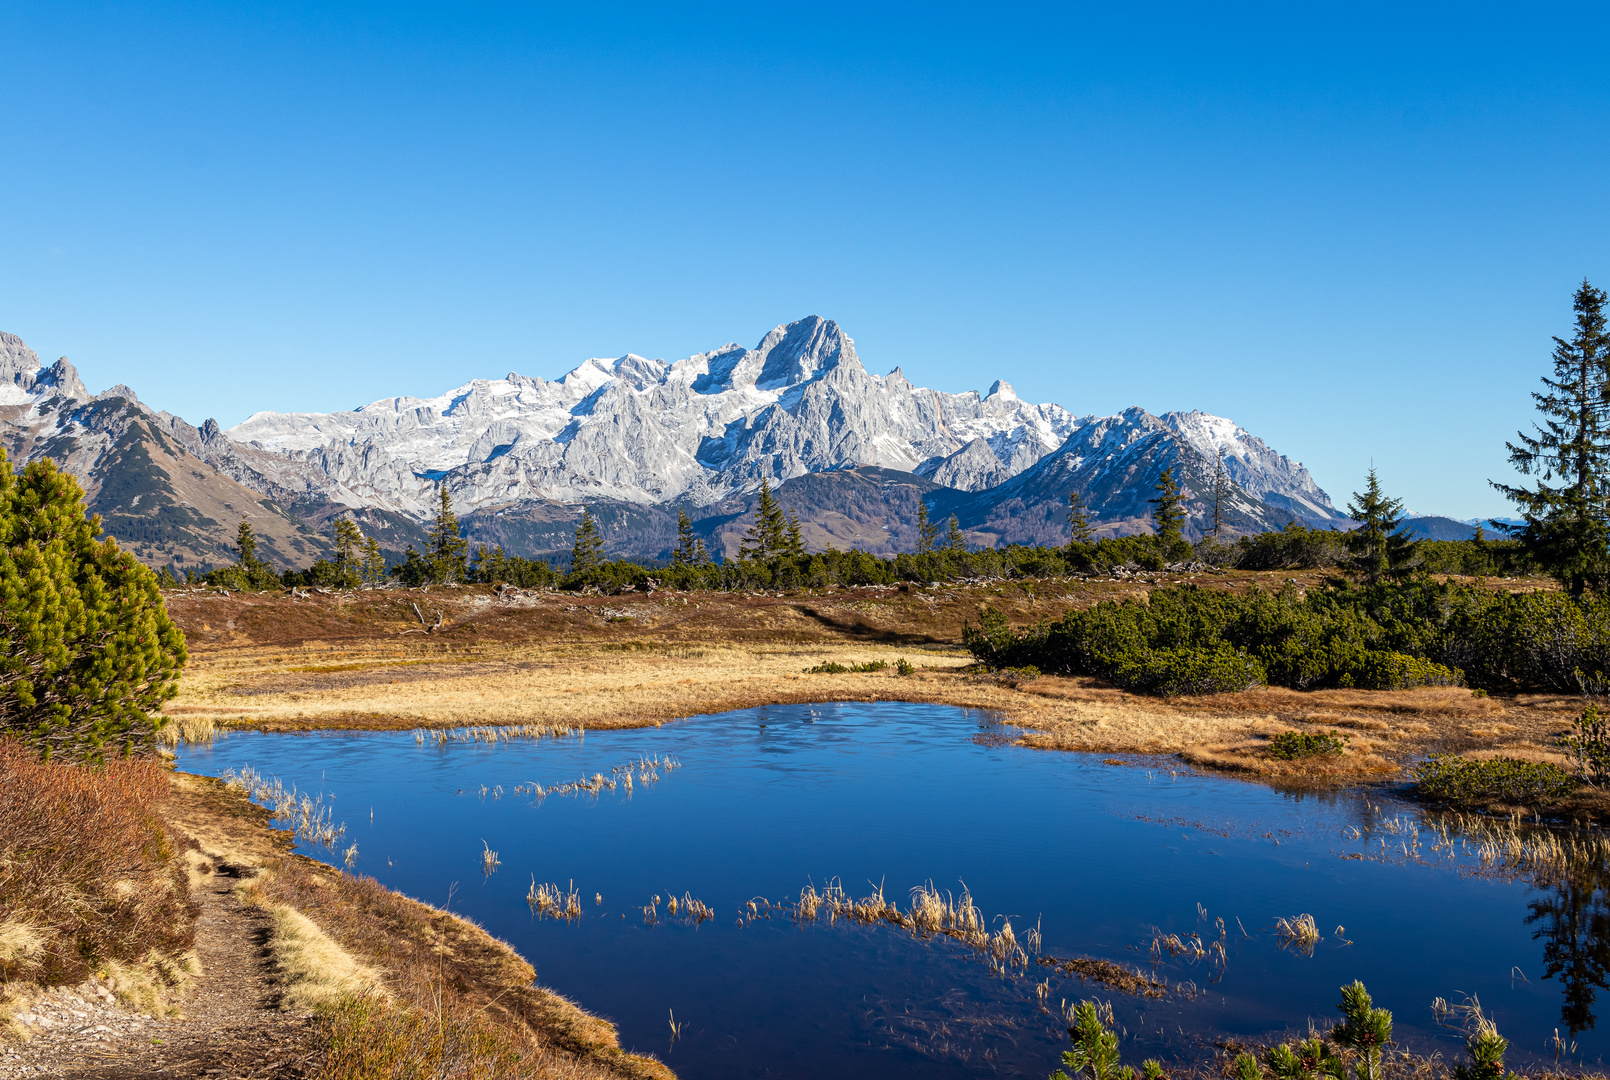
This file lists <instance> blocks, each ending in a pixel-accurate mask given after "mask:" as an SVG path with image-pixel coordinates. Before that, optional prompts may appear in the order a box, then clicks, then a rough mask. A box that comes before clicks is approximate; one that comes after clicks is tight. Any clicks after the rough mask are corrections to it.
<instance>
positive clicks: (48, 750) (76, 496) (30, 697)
mask: <svg viewBox="0 0 1610 1080" xmlns="http://www.w3.org/2000/svg"><path fill="white" fill-rule="evenodd" d="M100 531H101V529H100V519H99V518H97V517H86V516H85V514H84V500H83V491H82V489H80V488H79V486H78V482H77V481H76V480H74V479H73V478H72V476H71V475H69V474H68V473H65V472H60V471H58V470H57V469H56V467H55V465H54V464H52V463H51V462H50V461H48V460H41V461H35V462H32V463H30V464H29V465H28V466H27V467H26V468H25V469H23V471H22V472H21V474H20V475H19V474H13V473H12V471H11V469H10V467H9V466H8V465H6V463H5V456H4V454H3V453H0V631H3V633H4V653H3V655H0V735H9V736H11V737H13V738H15V739H17V740H19V741H20V742H21V743H23V744H24V745H26V746H28V747H30V748H31V749H32V750H34V751H35V752H36V753H40V754H42V755H43V756H45V757H49V758H56V759H59V760H101V759H103V758H105V757H106V756H108V755H110V754H121V755H128V754H133V753H141V752H148V751H150V750H152V749H153V748H154V742H155V737H156V732H157V729H158V728H160V727H161V726H162V724H163V722H164V718H163V717H162V715H161V714H160V713H159V712H158V711H157V710H159V709H160V708H161V706H162V704H163V702H165V701H167V700H168V699H169V698H171V697H173V695H174V694H175V693H176V692H177V683H178V676H179V669H180V668H181V667H182V666H183V665H184V663H185V660H186V652H185V643H184V635H183V634H182V633H181V632H180V631H179V628H178V627H177V626H175V625H174V624H173V622H172V621H171V620H170V619H169V618H168V613H167V611H166V609H165V608H164V607H163V605H162V594H161V591H160V589H159V586H158V582H157V576H156V575H155V574H153V573H152V572H151V571H150V570H148V569H147V568H146V567H144V566H142V565H140V563H139V562H138V561H136V560H135V558H134V556H133V555H130V554H129V553H128V552H125V551H121V550H119V549H118V546H117V543H116V542H115V541H113V540H102V539H99V536H100Z"/></svg>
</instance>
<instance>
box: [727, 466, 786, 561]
mask: <svg viewBox="0 0 1610 1080" xmlns="http://www.w3.org/2000/svg"><path fill="white" fill-rule="evenodd" d="M787 537H788V520H787V519H786V518H785V517H784V516H783V508H782V507H781V506H779V505H778V504H777V498H776V496H774V495H773V494H772V493H771V484H770V483H769V482H768V481H767V480H766V478H765V477H764V476H763V477H761V478H760V496H759V498H758V499H757V500H756V502H755V520H754V522H753V523H752V524H751V525H750V526H749V529H748V531H747V532H745V533H744V537H743V541H742V542H741V543H740V544H739V546H738V554H739V557H740V558H746V559H769V558H771V557H772V556H774V555H780V554H782V551H783V546H784V544H785V543H787Z"/></svg>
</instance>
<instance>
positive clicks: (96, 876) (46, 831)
mask: <svg viewBox="0 0 1610 1080" xmlns="http://www.w3.org/2000/svg"><path fill="white" fill-rule="evenodd" d="M167 790H168V778H167V774H166V773H165V772H164V771H163V769H162V768H161V766H159V765H157V764H156V763H155V762H153V761H149V760H135V761H111V762H108V763H106V764H105V765H99V766H91V765H67V764H58V763H54V762H42V761H40V760H39V758H38V756H37V755H36V754H34V753H33V752H32V751H30V750H29V749H28V748H26V747H24V746H21V745H19V744H18V743H16V742H15V741H12V740H9V739H0V983H3V982H5V981H7V980H11V979H19V980H26V981H31V982H38V983H42V984H46V985H52V984H60V983H76V982H79V981H80V980H82V979H84V978H86V977H88V976H89V975H90V974H92V973H93V972H95V971H96V970H97V969H98V968H100V967H102V966H104V965H105V964H108V963H133V962H138V961H142V960H144V959H146V958H147V957H148V956H149V955H150V954H151V953H153V952H155V953H158V954H165V955H167V956H176V955H178V954H180V953H182V952H184V951H185V950H188V949H189V948H190V946H191V944H192V942H193V927H194V917H195V909H194V908H193V907H192V906H191V903H190V899H189V892H188V889H187V885H186V880H185V875H184V870H183V866H182V861H181V860H180V859H179V858H177V857H176V856H175V853H174V850H173V847H172V845H171V844H170V842H169V839H168V835H167V832H166V830H165V829H164V827H163V825H162V823H161V821H160V820H159V819H158V818H157V816H156V812H155V806H156V804H157V802H158V801H159V800H160V799H161V798H162V797H163V796H164V795H166V793H167Z"/></svg>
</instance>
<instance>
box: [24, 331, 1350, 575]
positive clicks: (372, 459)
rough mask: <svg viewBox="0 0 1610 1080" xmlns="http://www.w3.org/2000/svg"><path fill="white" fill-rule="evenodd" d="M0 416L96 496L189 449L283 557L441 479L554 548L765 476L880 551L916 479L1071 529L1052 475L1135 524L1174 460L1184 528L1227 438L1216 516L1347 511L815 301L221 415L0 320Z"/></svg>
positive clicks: (1005, 532)
mask: <svg viewBox="0 0 1610 1080" xmlns="http://www.w3.org/2000/svg"><path fill="white" fill-rule="evenodd" d="M113 399H116V400H117V401H120V402H122V403H123V404H122V405H121V406H120V409H121V410H122V411H121V412H120V413H119V414H118V415H119V416H120V417H121V419H120V420H119V421H118V422H117V424H114V425H113V427H116V428H117V430H116V431H112V430H111V429H110V428H109V429H107V430H106V431H104V432H102V433H101V434H100V435H95V434H94V431H95V429H94V425H93V424H87V423H85V422H84V419H83V417H84V415H87V414H84V410H86V409H91V407H92V406H94V404H95V403H96V402H99V401H103V400H105V401H110V400H113ZM75 417H76V419H74V418H75ZM119 425H121V426H119ZM131 431H132V432H134V434H133V435H132V436H129V433H130V432H131ZM0 434H3V435H4V437H5V439H6V443H7V446H8V447H15V449H16V452H17V453H19V454H21V455H23V456H25V457H27V456H46V455H52V456H61V457H63V459H64V461H65V462H66V467H68V468H70V469H72V470H73V471H75V472H76V473H79V474H80V475H81V476H82V477H83V478H84V479H85V481H86V485H87V486H88V487H89V488H92V489H93V491H94V493H95V494H94V495H93V496H92V498H99V497H100V495H99V493H100V491H101V490H102V489H103V488H105V487H106V475H105V474H106V473H107V472H108V470H115V469H117V468H120V467H121V468H126V467H127V466H126V465H125V466H119V465H117V462H118V461H121V460H122V458H119V457H117V455H116V454H114V453H113V451H114V449H115V447H116V446H117V444H118V440H119V439H123V438H124V437H125V436H129V437H131V438H133V439H134V440H135V442H137V443H138V444H139V445H140V446H142V447H145V448H146V449H145V450H144V451H143V452H144V453H146V454H147V456H151V454H152V453H153V451H152V449H151V448H153V447H154V448H155V453H156V456H153V457H151V460H152V461H156V460H157V459H158V458H159V457H160V458H162V459H163V460H164V461H167V462H168V465H164V466H163V467H162V468H161V469H159V470H158V471H159V472H164V475H167V472H174V473H175V475H177V474H178V473H182V472H183V471H184V469H186V468H189V469H190V470H191V472H193V473H195V474H196V475H197V476H200V477H203V478H205V480H206V482H207V483H208V484H211V485H212V486H213V487H215V488H217V490H218V491H220V492H224V491H227V492H228V493H229V495H230V496H231V497H230V498H228V499H224V498H223V497H222V496H220V497H219V499H220V500H221V501H219V502H218V505H220V506H221V505H223V504H224V503H227V504H228V505H230V506H232V507H233V506H235V505H236V502H237V501H238V500H239V499H240V498H242V496H241V495H240V494H239V493H240V492H250V493H252V495H253V496H254V502H255V503H256V504H257V505H258V506H259V510H258V511H249V513H252V514H255V513H258V512H259V511H261V512H263V513H266V514H269V515H271V516H273V517H274V518H276V519H279V520H281V521H283V522H288V523H291V524H292V527H291V528H290V531H289V532H287V533H286V534H285V535H284V536H282V537H275V538H273V543H272V545H271V546H273V547H274V550H275V553H276V554H278V555H279V556H280V557H281V558H283V559H284V560H286V561H289V562H296V561H298V560H301V561H305V560H307V559H310V558H312V557H315V556H317V555H318V554H319V552H320V551H322V550H323V547H324V546H325V545H324V544H322V543H319V542H315V541H317V539H318V535H319V534H321V533H324V532H327V531H328V525H329V522H330V520H331V519H332V518H333V517H336V516H341V515H352V516H354V517H355V518H356V519H357V520H359V522H360V524H362V525H364V526H365V527H366V528H367V529H370V530H373V531H375V532H377V534H379V535H380V536H381V540H382V544H383V546H385V547H387V548H388V550H392V551H399V550H400V549H401V547H403V546H406V545H407V544H409V543H417V542H418V541H419V540H420V539H421V537H422V534H423V529H422V526H423V523H424V522H425V521H427V520H428V519H429V517H430V515H431V513H432V512H433V510H434V505H435V502H436V497H437V492H438V491H439V490H440V489H442V488H445V489H446V490H447V491H448V492H449V494H450V495H451V496H452V499H453V502H454V505H455V508H456V509H458V511H459V512H460V516H461V519H462V520H463V521H464V522H465V526H466V533H467V535H470V536H471V537H472V539H475V538H477V537H478V536H484V537H486V538H487V539H488V540H491V539H492V538H494V537H503V536H507V537H510V538H511V539H512V538H514V537H516V536H518V537H523V538H524V539H522V540H520V541H519V543H520V546H523V547H526V548H527V550H525V551H521V552H519V553H521V554H549V553H551V552H552V551H555V550H559V549H560V548H561V547H568V544H561V543H560V540H561V538H562V537H563V536H564V535H565V533H566V532H567V531H568V529H569V528H570V527H573V526H571V525H570V523H571V522H573V521H574V519H575V518H576V517H577V516H579V513H580V507H581V506H582V505H584V504H585V505H589V506H594V507H599V508H605V507H616V508H618V509H617V510H613V511H610V516H611V519H612V520H615V519H617V518H618V520H619V521H620V522H621V526H620V528H619V529H617V530H616V535H615V537H614V538H613V540H612V541H611V542H610V544H609V547H610V548H611V549H612V552H613V553H616V554H625V555H631V556H634V557H642V558H654V557H660V556H663V554H664V553H665V552H666V551H667V550H668V547H669V542H668V540H667V539H666V538H667V536H668V535H669V534H668V529H669V530H670V532H671V533H672V534H674V519H675V514H676V511H677V510H678V509H683V510H686V511H687V512H688V513H689V514H690V516H692V517H693V518H694V519H695V521H696V523H698V527H699V528H700V529H701V531H702V532H704V533H705V534H706V535H707V539H708V540H709V541H710V542H711V544H712V548H713V549H714V550H721V551H725V550H727V549H728V548H729V547H734V546H735V541H734V540H733V535H734V530H735V529H736V530H737V531H738V532H740V533H741V527H740V526H737V525H734V524H733V523H734V522H737V521H740V520H741V519H743V517H744V515H745V514H747V513H748V512H749V510H750V509H751V508H752V505H753V501H754V496H755V492H756V490H757V489H758V488H759V486H760V484H761V483H762V482H763V481H764V482H769V483H770V484H771V485H772V486H773V488H774V489H776V490H778V491H780V492H789V493H791V497H793V498H795V499H797V500H798V501H799V502H800V503H801V508H802V509H806V508H808V511H809V515H815V516H814V517H808V516H807V515H804V514H802V517H807V520H806V524H807V526H809V527H808V528H807V530H806V533H807V537H808V539H809V540H810V541H811V543H812V546H814V547H821V546H825V545H826V544H830V543H831V544H835V545H838V546H845V545H847V544H850V543H855V544H859V545H861V546H865V547H868V548H869V549H871V550H882V551H884V552H885V553H887V552H888V551H893V550H905V549H908V548H909V544H908V543H906V541H907V540H908V539H909V538H907V537H906V536H905V534H906V533H907V532H909V531H910V525H911V523H910V522H906V521H904V520H903V519H902V520H896V519H895V515H897V514H899V515H907V516H909V517H910V518H911V519H912V521H914V520H915V499H916V498H923V499H925V500H927V501H929V502H930V504H931V506H932V508H933V510H934V512H935V513H937V514H940V515H948V514H950V513H955V514H956V515H957V517H958V519H959V520H960V522H961V524H962V526H963V528H964V530H966V532H967V533H968V535H969V537H970V539H971V540H972V541H973V542H975V543H979V544H984V543H1002V542H1008V543H1009V542H1040V543H1047V542H1061V541H1062V540H1065V539H1066V536H1067V526H1066V498H1067V495H1068V492H1069V491H1080V492H1081V493H1083V494H1084V495H1085V498H1086V503H1087V505H1089V506H1090V508H1091V510H1092V512H1093V513H1094V514H1095V515H1096V516H1097V517H1098V519H1099V520H1100V528H1101V531H1103V532H1108V533H1111V532H1136V531H1147V530H1148V529H1149V522H1148V514H1149V505H1148V503H1147V500H1148V499H1150V498H1151V497H1152V495H1153V491H1152V487H1153V486H1154V485H1155V484H1156V482H1157V476H1158V474H1159V473H1160V472H1161V471H1162V470H1163V469H1164V468H1171V469H1173V470H1174V473H1175V476H1176V478H1177V479H1178V480H1179V481H1180V482H1181V484H1182V486H1183V488H1184V489H1185V494H1186V503H1187V510H1188V514H1189V517H1188V522H1187V531H1188V533H1190V534H1199V533H1200V532H1201V531H1202V530H1203V528H1204V527H1205V523H1206V522H1207V519H1208V518H1209V517H1210V516H1211V506H1210V505H1209V503H1210V497H1209V494H1210V493H1211V490H1212V484H1213V474H1214V472H1215V470H1216V468H1217V462H1218V459H1219V456H1220V454H1221V453H1222V454H1223V461H1224V469H1225V475H1226V478H1227V481H1228V484H1229V488H1230V491H1229V496H1228V499H1227V502H1226V504H1225V507H1224V509H1225V516H1226V521H1227V527H1228V528H1229V529H1230V531H1232V532H1246V531H1258V530H1262V529H1268V528H1279V527H1281V526H1283V525H1284V524H1285V523H1286V522H1288V521H1292V520H1297V521H1303V522H1308V523H1318V524H1324V523H1329V522H1336V521H1340V520H1342V516H1341V515H1340V514H1339V513H1338V512H1337V511H1336V510H1335V508H1334V506H1333V505H1332V504H1331V501H1330V499H1329V496H1327V495H1326V494H1325V492H1324V491H1323V490H1321V489H1320V488H1319V487H1318V485H1317V484H1315V483H1314V481H1313V479H1312V477H1311V476H1309V474H1308V472H1307V470H1306V469H1305V468H1304V467H1303V466H1302V464H1301V463H1300V462H1297V461H1295V460H1293V459H1291V458H1289V457H1287V456H1286V455H1284V454H1280V453H1279V452H1277V451H1275V450H1274V449H1273V448H1271V447H1269V446H1268V445H1267V444H1265V443H1264V442H1263V441H1262V440H1260V439H1258V438H1256V437H1255V436H1253V435H1251V434H1250V433H1249V432H1247V431H1246V430H1245V429H1244V428H1242V427H1240V426H1239V425H1237V424H1235V423H1234V422H1233V421H1230V420H1228V419H1225V418H1223V417H1217V416H1212V415H1209V414H1206V413H1201V412H1172V413H1163V414H1161V415H1158V416H1154V415H1153V414H1151V413H1149V412H1147V411H1146V410H1144V409H1141V408H1139V407H1133V408H1130V409H1127V410H1124V411H1123V412H1122V413H1119V414H1116V415H1113V416H1095V415H1086V416H1077V415H1075V414H1074V413H1072V412H1070V411H1069V410H1067V409H1065V408H1063V407H1062V406H1060V405H1056V404H1034V403H1030V402H1026V401H1023V400H1022V399H1021V398H1019V397H1018V395H1017V394H1016V392H1015V391H1014V390H1013V389H1012V386H1011V384H1010V383H1009V382H1007V381H1006V380H1004V379H1000V378H997V379H995V380H993V381H992V383H991V385H990V388H989V390H988V391H987V392H986V393H983V394H980V393H978V392H977V391H967V392H964V393H960V394H950V393H945V392H942V391H937V390H931V389H927V388H922V387H917V386H915V385H913V384H912V383H911V382H910V381H909V380H908V379H907V378H906V377H905V375H904V373H903V372H902V371H901V370H900V369H899V368H895V369H894V370H892V371H890V372H889V373H888V374H887V375H882V376H878V375H873V374H870V373H869V372H868V371H867V369H866V367H865V365H864V364H863V362H862V361H861V358H860V357H859V355H858V354H857V352H856V349H855V343H854V340H853V339H852V338H851V337H850V336H849V335H848V334H846V333H844V332H843V330H842V329H841V328H840V327H839V326H838V324H837V323H835V322H833V321H832V320H829V319H823V318H821V317H819V316H809V317H807V318H805V319H800V320H796V321H795V322H792V323H787V324H782V325H779V326H777V327H774V328H773V329H772V330H770V331H768V332H767V333H766V334H765V335H764V336H763V337H762V338H761V339H760V341H759V343H758V344H757V345H756V346H755V347H754V348H752V349H750V348H745V347H743V346H741V345H738V344H736V343H729V344H727V345H724V346H721V347H719V348H717V349H713V350H710V351H708V352H704V353H697V354H694V355H693V356H690V357H687V358H684V359H681V360H676V361H671V362H667V361H665V360H662V359H660V360H654V359H648V358H646V357H643V356H639V355H637V354H634V353H627V354H625V355H623V356H621V357H618V358H615V359H613V360H606V359H601V358H590V359H588V360H585V361H583V362H582V363H581V364H578V365H577V366H576V367H575V368H573V369H572V370H570V371H568V372H566V373H565V374H564V375H562V376H560V377H559V378H557V379H553V380H548V379H543V378H540V377H532V376H525V375H520V374H519V373H517V372H510V373H508V374H507V375H506V376H505V377H504V378H502V379H474V380H470V381H469V382H467V383H464V384H462V385H460V386H458V387H454V388H452V389H450V390H448V391H446V392H445V393H443V394H440V395H437V396H436V397H433V398H416V397H407V396H398V397H390V398H380V399H377V400H376V401H374V402H371V403H369V404H368V405H364V406H360V407H358V408H356V409H353V410H349V411H346V412H337V413H278V412H258V413H254V414H252V415H251V416H249V417H248V418H247V419H246V420H244V421H242V422H241V423H240V424H237V425H235V426H234V427H233V428H230V429H227V430H226V429H224V428H222V427H221V426H220V425H219V424H218V423H217V422H216V421H215V420H211V419H209V420H206V421H205V422H203V423H202V424H201V425H200V426H195V425H192V424H190V423H189V422H187V421H185V420H184V419H182V418H180V417H177V416H174V415H172V414H169V413H166V412H158V411H154V410H151V409H150V408H148V407H146V406H144V405H143V404H141V403H139V401H138V399H137V397H135V395H134V392H133V391H131V390H128V389H127V388H126V387H121V386H120V387H115V388H113V390H111V391H107V392H105V393H103V394H101V395H93V396H92V395H90V394H89V393H88V391H87V390H86V389H85V387H84V386H83V383H82V382H81V381H80V380H79V379H78V376H77V373H76V371H74V370H73V368H72V366H71V364H70V363H69V362H68V361H67V360H66V358H62V359H61V360H58V361H57V362H56V363H55V364H52V365H50V366H49V367H46V366H45V365H43V364H42V363H41V362H40V361H39V358H38V357H37V355H36V354H35V353H34V352H33V351H32V350H31V349H28V347H27V346H26V345H25V344H24V343H23V342H22V341H21V339H20V338H17V337H15V336H14V335H10V334H0ZM119 453H122V454H124V455H125V456H126V454H127V453H128V448H127V447H125V449H124V450H123V451H120V452H119ZM142 460H143V459H142ZM192 465H195V466H200V467H199V468H198V467H192ZM169 466H171V469H170V468H169ZM867 470H872V471H870V472H869V471H867ZM813 477H814V478H816V479H812V480H810V482H809V483H805V481H806V479H807V478H813ZM169 479H170V481H171V477H170V478H169ZM189 482H191V483H192V485H193V484H194V483H195V480H194V479H192V480H191V481H189ZM151 485H154V486H153V491H152V493H151V498H152V499H155V500H156V501H158V502H163V501H164V500H166V504H171V507H172V509H170V510H167V511H166V513H167V514H168V516H169V517H170V518H172V517H174V516H175V515H177V516H179V517H183V516H184V514H183V512H182V511H183V510H184V508H185V506H187V505H191V504H193V503H194V501H195V500H194V499H191V500H189V502H187V501H186V498H185V497H184V496H183V495H182V494H180V493H179V491H178V488H177V487H175V486H174V484H173V483H171V482H168V483H167V488H168V489H171V490H167V491H163V490H156V489H160V488H162V486H163V485H162V483H158V482H157V481H156V480H152V481H151ZM802 485H803V486H802ZM114 486H115V485H114ZM127 497H129V498H134V497H135V496H134V495H133V494H129V495H128V496H127ZM836 501H837V503H842V505H838V504H837V503H836ZM240 512H241V513H243V514H244V513H248V511H244V510H243V511H240ZM125 516H127V515H125ZM136 516H137V515H136ZM203 516H210V515H203ZM818 519H819V520H818ZM668 522H669V523H672V524H670V525H668ZM254 523H255V517H254ZM233 525H234V523H232V522H220V521H219V520H218V519H216V518H213V526H216V527H213V526H208V527H205V528H203V527H201V526H199V525H196V526H195V527H194V529H192V532H195V530H196V529H199V530H200V531H201V532H205V533H206V534H207V539H206V540H205V542H203V541H202V539H201V536H200V532H197V533H196V534H195V535H191V536H189V537H188V539H187V540H186V543H189V544H190V548H191V549H193V550H191V551H190V554H191V556H192V557H202V549H206V550H210V551H213V552H217V551H218V550H219V540H218V537H217V536H216V535H214V534H215V533H217V532H218V530H220V529H222V530H223V531H225V532H228V533H231V534H232V531H233ZM120 527H123V528H125V531H129V530H133V529H134V525H133V523H132V522H124V523H123V525H122V526H120ZM109 531H113V530H112V529H111V528H110V527H109ZM113 532H114V535H116V533H115V531H113ZM170 546H171V545H170ZM181 546H182V545H181ZM225 547H227V545H225ZM150 550H151V551H152V557H153V558H158V557H161V551H159V550H158V549H157V548H151V549H150ZM511 553H513V551H512V550H511Z"/></svg>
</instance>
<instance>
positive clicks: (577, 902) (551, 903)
mask: <svg viewBox="0 0 1610 1080" xmlns="http://www.w3.org/2000/svg"><path fill="white" fill-rule="evenodd" d="M525 902H526V904H527V905H529V906H530V908H531V913H532V914H533V915H535V916H536V917H537V918H539V919H542V918H548V919H562V920H564V921H565V922H575V921H576V920H577V919H580V918H581V896H580V894H578V893H577V892H576V883H575V882H574V881H572V882H571V883H570V891H569V892H562V891H560V888H559V886H558V885H553V884H548V883H544V884H541V885H539V884H537V877H536V875H535V874H533V875H531V888H530V889H528V890H527V891H526V895H525Z"/></svg>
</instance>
